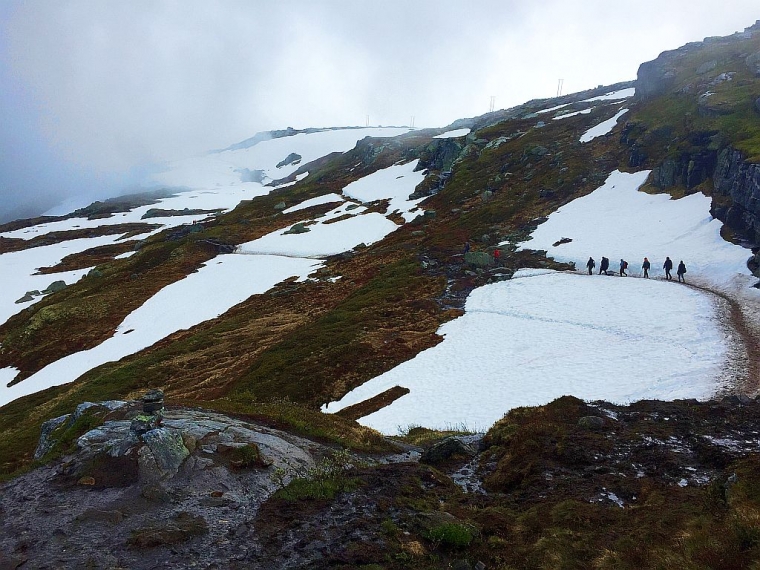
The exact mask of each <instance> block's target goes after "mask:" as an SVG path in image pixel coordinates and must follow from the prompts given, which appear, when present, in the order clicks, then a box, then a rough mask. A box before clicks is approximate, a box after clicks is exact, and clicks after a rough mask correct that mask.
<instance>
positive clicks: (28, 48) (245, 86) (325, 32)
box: [0, 0, 756, 219]
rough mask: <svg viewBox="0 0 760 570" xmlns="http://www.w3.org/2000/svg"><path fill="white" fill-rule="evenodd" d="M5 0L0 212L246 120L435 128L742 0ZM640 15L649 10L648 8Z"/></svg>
mask: <svg viewBox="0 0 760 570" xmlns="http://www.w3.org/2000/svg"><path fill="white" fill-rule="evenodd" d="M731 4H732V7H731V10H728V9H726V10H720V11H716V10H715V5H714V3H713V2H700V1H686V0H680V1H668V0H661V1H659V2H653V1H651V0H641V1H639V2H632V1H627V0H624V1H621V2H617V3H614V5H612V4H611V3H610V2H608V1H605V2H602V1H601V0H584V1H581V0H566V1H562V2H560V1H558V0H557V1H555V0H551V1H547V2H540V3H527V2H523V1H518V0H512V1H509V0H500V1H496V0H484V1H481V2H477V3H475V4H472V3H470V4H468V5H467V6H465V5H464V4H463V3H461V2H447V1H445V0H444V1H441V0H437V1H435V2H433V1H419V2H409V1H406V0H405V1H400V0H388V1H386V2H380V3H374V4H370V3H366V2H355V3H346V2H343V1H338V0H324V1H320V2H310V1H307V0H283V1H280V2H258V1H254V2H250V1H242V0H241V1H235V0H228V1H226V2H218V3H216V2H215V3H209V2H205V1H200V0H183V1H181V2H180V1H168V0H167V1H163V2H155V1H152V0H151V1H146V0H135V1H132V2H119V3H117V2H101V1H95V0H91V1H85V0H72V1H69V2H44V1H42V0H39V1H34V0H32V1H27V2H21V1H9V2H6V3H5V4H4V5H3V6H2V7H0V103H1V104H2V105H3V111H4V114H7V115H10V116H12V117H14V119H13V120H12V121H4V123H3V125H2V126H1V127H0V152H2V154H3V157H2V158H0V194H1V195H0V198H2V204H3V205H2V207H1V208H0V219H2V218H3V217H8V216H11V215H13V216H15V215H16V214H12V213H11V212H10V209H11V206H12V205H13V204H14V203H16V202H18V203H19V204H21V203H24V204H26V206H27V209H28V211H37V212H39V211H42V210H44V209H45V208H47V207H48V206H49V205H52V203H55V202H57V201H60V199H61V198H62V197H63V198H65V197H70V196H72V195H89V194H92V195H97V194H99V193H108V192H116V191H118V187H119V186H120V184H121V185H124V184H128V183H130V182H132V181H133V180H128V179H127V178H129V177H130V176H132V177H133V178H134V176H133V174H130V173H133V172H134V171H133V169H134V167H135V166H136V165H144V164H151V163H157V162H161V161H165V160H170V159H174V158H180V157H184V156H189V155H193V154H197V153H201V152H203V151H205V150H207V149H211V148H223V147H226V146H228V145H230V144H232V143H234V142H237V141H240V140H243V139H245V138H248V137H250V136H252V135H253V134H254V133H256V132H257V131H262V130H268V129H279V128H285V127H287V126H292V127H295V128H304V127H313V126H339V125H363V124H364V123H365V120H366V117H367V116H369V120H370V123H371V124H373V125H377V124H382V125H402V124H408V123H409V121H410V120H411V118H412V117H414V118H415V124H416V126H418V127H421V126H445V125H446V124H448V123H450V122H452V121H453V120H455V119H457V118H461V117H465V116H474V115H478V114H481V113H483V112H486V111H487V110H488V105H489V102H490V97H491V96H494V97H495V98H496V105H497V107H498V108H503V107H509V106H512V105H516V104H519V103H521V102H523V101H525V100H528V99H531V98H537V97H550V96H552V95H554V94H555V92H556V87H557V81H558V79H560V78H562V79H564V86H565V87H564V91H565V92H570V91H578V90H582V89H586V88H589V87H594V86H596V85H598V84H607V83H613V82H616V81H622V80H626V79H633V78H634V77H635V73H636V69H637V67H638V64H639V63H641V62H642V61H645V60H648V59H652V58H654V57H656V56H657V54H658V53H659V52H660V51H663V50H665V49H673V48H675V47H678V46H680V45H682V44H683V43H685V42H687V41H693V40H698V39H701V38H702V37H703V36H705V35H724V34H729V33H732V32H733V31H736V30H738V29H742V28H744V27H745V26H748V25H751V24H752V23H753V22H754V17H755V15H756V5H755V2H754V1H752V2H749V1H744V0H735V1H733V2H731ZM653 14H656V15H657V17H653Z"/></svg>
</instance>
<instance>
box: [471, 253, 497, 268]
mask: <svg viewBox="0 0 760 570" xmlns="http://www.w3.org/2000/svg"><path fill="white" fill-rule="evenodd" d="M464 262H465V263H468V264H469V265H473V266H475V267H489V266H490V265H493V256H491V255H490V254H488V253H486V252H485V251H468V252H467V253H465V254H464Z"/></svg>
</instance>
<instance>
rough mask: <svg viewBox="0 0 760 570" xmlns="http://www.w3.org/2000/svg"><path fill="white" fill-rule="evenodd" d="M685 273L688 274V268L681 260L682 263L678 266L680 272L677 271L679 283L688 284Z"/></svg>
mask: <svg viewBox="0 0 760 570" xmlns="http://www.w3.org/2000/svg"><path fill="white" fill-rule="evenodd" d="M684 273H686V266H685V265H684V264H683V260H681V262H680V263H679V264H678V270H677V271H676V274H677V275H678V282H679V283H686V279H685V278H684V276H683V274H684Z"/></svg>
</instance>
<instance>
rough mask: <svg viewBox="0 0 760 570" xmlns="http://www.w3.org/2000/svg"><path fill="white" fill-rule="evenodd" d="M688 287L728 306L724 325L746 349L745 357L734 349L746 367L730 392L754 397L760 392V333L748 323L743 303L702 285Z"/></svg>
mask: <svg viewBox="0 0 760 570" xmlns="http://www.w3.org/2000/svg"><path fill="white" fill-rule="evenodd" d="M687 285H688V286H689V287H692V288H694V289H699V290H700V291H704V292H705V293H709V294H711V295H714V296H716V297H718V298H720V299H722V300H723V301H724V303H725V305H727V307H726V313H727V315H726V316H727V317H728V319H727V322H726V323H724V324H726V325H728V326H729V327H730V329H731V331H729V333H730V332H733V333H734V334H733V335H731V336H733V337H734V340H739V341H740V342H741V343H742V345H743V348H744V351H743V352H744V355H743V356H742V355H740V354H739V352H740V351H739V350H737V349H736V348H734V349H733V352H734V354H733V355H732V356H733V357H738V358H742V359H743V360H744V362H743V363H742V364H743V365H744V366H742V368H744V369H745V371H744V372H743V373H741V374H736V375H735V378H734V382H733V390H730V391H731V392H737V393H740V394H747V395H748V396H754V395H755V394H757V393H758V390H760V384H759V382H758V381H759V380H760V378H759V376H758V374H760V349H758V347H759V346H760V342H759V341H760V332H758V330H757V329H756V328H755V327H753V326H752V324H751V323H750V322H748V320H747V318H746V316H745V314H744V310H743V308H742V305H741V303H740V302H739V301H737V300H736V299H734V298H733V297H731V296H730V295H728V294H726V293H724V292H722V291H716V290H715V289H711V288H709V287H704V286H701V285H694V284H691V283H688V284H687ZM734 359H735V358H732V360H734ZM729 364H733V363H729ZM730 368H731V369H732V370H736V367H735V366H730ZM737 372H738V371H737Z"/></svg>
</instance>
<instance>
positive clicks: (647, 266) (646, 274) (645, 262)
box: [641, 257, 652, 279]
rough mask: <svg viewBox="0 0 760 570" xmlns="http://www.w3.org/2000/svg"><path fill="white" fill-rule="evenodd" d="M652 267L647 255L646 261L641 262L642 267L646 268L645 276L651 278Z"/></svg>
mask: <svg viewBox="0 0 760 570" xmlns="http://www.w3.org/2000/svg"><path fill="white" fill-rule="evenodd" d="M650 267H652V264H651V263H649V260H648V259H647V258H646V257H645V258H644V262H643V263H642V264H641V268H642V269H643V270H644V277H646V278H647V279H649V268H650Z"/></svg>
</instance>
